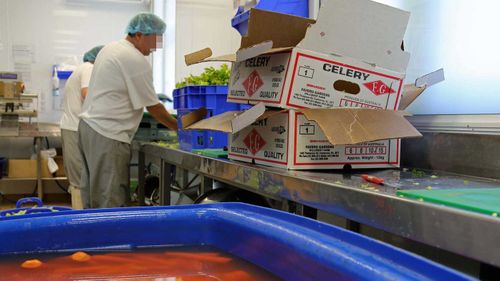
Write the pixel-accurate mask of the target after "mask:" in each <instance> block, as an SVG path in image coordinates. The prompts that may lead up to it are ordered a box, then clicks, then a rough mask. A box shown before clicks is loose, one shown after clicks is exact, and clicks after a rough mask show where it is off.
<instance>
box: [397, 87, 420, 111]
mask: <svg viewBox="0 0 500 281" xmlns="http://www.w3.org/2000/svg"><path fill="white" fill-rule="evenodd" d="M425 89H426V87H425V86H424V87H417V86H415V85H414V84H408V85H404V87H403V93H402V94H401V101H400V102H399V110H405V109H406V108H408V106H410V104H411V103H412V102H413V101H414V100H415V99H416V98H417V97H418V96H420V94H422V93H423V92H424V91H425Z"/></svg>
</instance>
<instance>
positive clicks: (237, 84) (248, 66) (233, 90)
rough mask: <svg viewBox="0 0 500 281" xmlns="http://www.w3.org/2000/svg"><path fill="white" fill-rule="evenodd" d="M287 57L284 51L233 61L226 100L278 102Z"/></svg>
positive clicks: (285, 70) (288, 56)
mask: <svg viewBox="0 0 500 281" xmlns="http://www.w3.org/2000/svg"><path fill="white" fill-rule="evenodd" d="M289 58H290V52H286V53H278V54H270V55H262V56H258V57H254V58H251V59H248V60H246V61H242V62H236V63H234V64H233V70H232V71H231V85H230V90H229V94H228V100H230V101H233V102H238V101H240V102H241V101H247V100H249V99H251V100H252V101H264V102H267V103H280V101H281V94H282V89H283V85H284V83H285V74H286V72H287V68H288V62H289Z"/></svg>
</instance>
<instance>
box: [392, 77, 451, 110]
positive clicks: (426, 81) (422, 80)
mask: <svg viewBox="0 0 500 281" xmlns="http://www.w3.org/2000/svg"><path fill="white" fill-rule="evenodd" d="M442 81H444V70H443V69H442V68H441V69H438V70H436V71H433V72H431V73H429V74H426V75H424V76H421V77H419V78H417V79H416V80H415V84H409V85H405V86H404V88H403V93H402V94H401V102H400V103H399V110H405V109H406V108H408V106H410V104H411V103H412V102H413V101H414V100H415V99H416V98H417V97H418V96H420V95H421V94H422V93H423V92H424V91H425V89H427V88H428V87H430V86H432V85H434V84H437V83H439V82H442Z"/></svg>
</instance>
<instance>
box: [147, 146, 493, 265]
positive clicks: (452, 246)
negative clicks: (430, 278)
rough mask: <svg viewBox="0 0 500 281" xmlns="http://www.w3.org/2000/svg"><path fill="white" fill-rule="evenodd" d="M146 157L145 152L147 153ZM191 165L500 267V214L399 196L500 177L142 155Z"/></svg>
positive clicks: (173, 153) (151, 149)
mask: <svg viewBox="0 0 500 281" xmlns="http://www.w3.org/2000/svg"><path fill="white" fill-rule="evenodd" d="M141 155H142V156H141ZM144 157H148V158H150V157H156V158H158V157H159V158H161V159H162V161H163V162H164V163H168V164H170V165H174V166H177V167H180V168H183V169H187V170H191V171H193V172H195V173H199V174H201V175H204V176H206V177H209V178H213V179H215V180H219V181H222V182H226V183H229V184H231V185H233V186H237V187H240V188H244V189H247V190H251V191H255V192H258V193H260V194H264V195H266V196H269V197H272V198H282V199H288V200H291V201H294V202H298V203H300V204H303V205H306V206H310V207H313V208H317V209H319V210H323V211H325V212H329V213H332V214H335V215H338V216H341V217H344V218H347V219H350V220H353V221H357V222H359V223H362V224H366V225H368V226H371V227H375V228H377V229H381V230H384V231H387V232H390V233H393V234H396V235H399V236H402V237H405V238H409V239H412V240H415V241H419V242H422V243H425V244H427V245H430V246H433V247H437V248H440V249H444V250H447V251H450V252H453V253H456V254H460V255H463V256H466V257H470V258H473V259H476V260H479V261H482V262H485V263H488V264H492V265H495V266H500V251H496V250H492V249H498V248H500V239H499V237H500V218H498V217H493V216H487V215H483V214H479V213H473V212H469V211H465V210H460V209H455V208H451V207H446V206H441V205H436V204H430V203H426V202H420V201H415V200H410V199H406V198H401V197H398V196H396V190H398V189H416V188H419V187H420V188H426V187H427V186H432V188H434V189H439V188H461V187H477V188H482V187H490V188H491V187H494V188H500V182H499V181H496V180H491V179H484V178H474V177H467V176H463V175H454V174H448V173H438V172H433V173H425V175H423V174H421V173H417V174H416V173H415V172H412V171H403V170H397V169H385V170H364V171H362V172H360V171H353V172H350V173H342V172H339V171H319V172H318V171H287V170H281V169H276V168H270V167H264V166H256V165H251V164H246V163H240V162H233V161H228V160H221V159H214V158H207V157H204V156H200V155H196V154H192V153H188V152H184V151H180V150H175V149H169V148H165V147H161V146H158V145H154V144H145V145H143V146H141V148H140V155H139V159H144ZM361 173H369V174H371V175H374V176H377V177H381V178H384V179H385V184H384V185H383V186H380V185H376V184H371V183H367V182H365V181H364V180H363V179H362V178H361V177H360V174H361Z"/></svg>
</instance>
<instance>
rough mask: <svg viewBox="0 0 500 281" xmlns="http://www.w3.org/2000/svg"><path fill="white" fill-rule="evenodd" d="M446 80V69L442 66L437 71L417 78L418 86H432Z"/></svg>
mask: <svg viewBox="0 0 500 281" xmlns="http://www.w3.org/2000/svg"><path fill="white" fill-rule="evenodd" d="M442 81H444V69H442V68H440V69H438V70H436V71H433V72H431V73H428V74H426V75H424V76H421V77H419V78H417V79H416V80H415V86H417V87H430V86H432V85H434V84H437V83H439V82H442Z"/></svg>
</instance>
